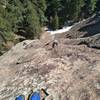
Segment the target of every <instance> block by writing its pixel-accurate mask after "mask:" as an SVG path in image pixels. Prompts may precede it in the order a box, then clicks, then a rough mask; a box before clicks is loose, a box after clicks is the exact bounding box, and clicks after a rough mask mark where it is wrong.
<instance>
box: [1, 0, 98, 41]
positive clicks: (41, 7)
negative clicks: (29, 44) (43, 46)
mask: <svg viewBox="0 0 100 100" xmlns="http://www.w3.org/2000/svg"><path fill="white" fill-rule="evenodd" d="M99 10H100V0H0V31H1V32H3V34H4V36H5V38H6V39H7V40H11V41H12V40H13V39H14V33H17V34H19V35H23V36H24V37H26V38H28V39H33V38H39V36H40V34H39V33H40V32H41V27H43V26H44V25H49V26H51V27H52V29H58V28H59V27H61V26H63V25H64V23H65V22H67V21H68V20H71V21H79V19H80V18H82V15H84V16H83V17H88V16H90V15H92V14H93V13H95V12H96V11H99ZM47 22H48V23H47Z"/></svg>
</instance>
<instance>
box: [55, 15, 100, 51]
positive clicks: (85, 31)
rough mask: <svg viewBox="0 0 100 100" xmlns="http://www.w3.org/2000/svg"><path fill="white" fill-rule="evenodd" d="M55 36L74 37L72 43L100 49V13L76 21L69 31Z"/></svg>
mask: <svg viewBox="0 0 100 100" xmlns="http://www.w3.org/2000/svg"><path fill="white" fill-rule="evenodd" d="M56 37H60V38H61V37H62V38H70V39H74V44H75V43H76V44H77V43H78V44H79V45H80V44H84V45H87V46H88V47H91V48H97V49H100V15H95V16H92V17H91V18H88V19H86V20H83V21H81V22H79V23H76V24H75V25H74V26H73V28H72V29H71V30H70V31H68V32H66V33H63V34H58V35H57V36H56ZM77 41H78V42H77Z"/></svg>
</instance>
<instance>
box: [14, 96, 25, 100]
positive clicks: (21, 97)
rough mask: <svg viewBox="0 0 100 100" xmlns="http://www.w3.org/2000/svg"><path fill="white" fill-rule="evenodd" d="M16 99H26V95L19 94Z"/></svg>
mask: <svg viewBox="0 0 100 100" xmlns="http://www.w3.org/2000/svg"><path fill="white" fill-rule="evenodd" d="M15 100H25V97H24V96H23V95H19V96H17V97H16V99H15Z"/></svg>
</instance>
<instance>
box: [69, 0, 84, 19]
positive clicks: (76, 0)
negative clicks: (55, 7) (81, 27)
mask: <svg viewBox="0 0 100 100" xmlns="http://www.w3.org/2000/svg"><path fill="white" fill-rule="evenodd" d="M69 6H70V7H69V9H70V11H69V18H70V19H71V20H74V21H77V20H78V17H79V14H80V12H81V8H82V7H83V6H84V0H71V1H70V2H69Z"/></svg>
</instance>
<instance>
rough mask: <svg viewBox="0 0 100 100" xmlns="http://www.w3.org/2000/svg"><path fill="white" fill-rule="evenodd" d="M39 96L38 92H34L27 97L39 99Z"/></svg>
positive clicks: (33, 99) (34, 99)
mask: <svg viewBox="0 0 100 100" xmlns="http://www.w3.org/2000/svg"><path fill="white" fill-rule="evenodd" d="M40 98H41V96H40V93H38V92H34V93H32V94H31V96H30V97H29V100H40Z"/></svg>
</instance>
